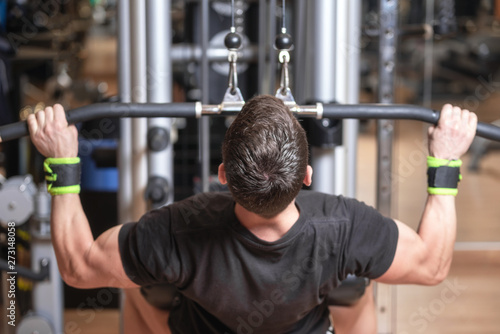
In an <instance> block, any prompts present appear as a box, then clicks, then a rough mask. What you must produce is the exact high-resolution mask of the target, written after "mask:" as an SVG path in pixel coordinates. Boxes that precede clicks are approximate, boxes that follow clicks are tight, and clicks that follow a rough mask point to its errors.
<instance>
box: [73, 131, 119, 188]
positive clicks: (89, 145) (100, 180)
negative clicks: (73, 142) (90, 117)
mask: <svg viewBox="0 0 500 334" xmlns="http://www.w3.org/2000/svg"><path fill="white" fill-rule="evenodd" d="M117 146H118V144H117V141H116V140H114V139H100V140H88V139H84V140H83V141H80V160H81V163H82V183H81V187H82V190H83V191H85V190H87V191H103V192H116V191H118V168H116V167H98V166H97V165H96V162H95V161H94V159H93V158H92V153H93V150H95V149H101V148H105V149H116V148H117Z"/></svg>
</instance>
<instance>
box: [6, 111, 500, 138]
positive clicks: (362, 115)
mask: <svg viewBox="0 0 500 334" xmlns="http://www.w3.org/2000/svg"><path fill="white" fill-rule="evenodd" d="M199 106H200V104H199V103H96V104H91V105H88V106H84V107H81V108H76V109H73V110H71V111H68V113H67V118H68V122H69V123H71V124H73V123H78V122H84V121H89V120H92V119H99V118H106V117H109V118H120V117H199V116H200V113H199V109H200V107H199ZM241 107H242V104H241V105H238V106H233V105H225V104H220V105H203V106H202V107H201V114H202V115H212V116H228V115H234V114H237V113H238V111H239V110H241ZM289 107H290V109H291V111H292V112H294V113H295V114H296V115H297V116H298V117H317V116H318V112H321V110H322V113H323V115H322V116H323V117H325V118H337V119H408V120H415V121H422V122H426V123H430V124H437V122H438V120H439V115H440V112H439V111H435V110H432V109H428V108H424V107H419V106H413V105H406V104H325V105H321V104H318V105H315V106H298V105H293V106H289ZM28 134H29V132H28V128H27V125H26V122H18V123H12V124H8V125H4V126H1V127H0V142H2V141H8V140H12V139H16V138H20V137H23V136H26V135H28ZM476 135H477V136H480V137H483V138H486V139H490V140H494V141H499V142H500V127H497V126H495V125H492V124H487V123H481V122H479V123H478V124H477V132H476Z"/></svg>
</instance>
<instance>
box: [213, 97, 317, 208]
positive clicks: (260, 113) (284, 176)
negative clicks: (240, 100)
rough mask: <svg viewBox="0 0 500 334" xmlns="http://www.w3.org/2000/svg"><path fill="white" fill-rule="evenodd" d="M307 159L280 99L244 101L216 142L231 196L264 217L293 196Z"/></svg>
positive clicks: (302, 142)
mask: <svg viewBox="0 0 500 334" xmlns="http://www.w3.org/2000/svg"><path fill="white" fill-rule="evenodd" d="M308 158H309V150H308V144H307V138H306V133H305V131H304V129H303V128H302V126H301V125H300V124H299V122H298V121H297V119H296V118H295V117H294V116H293V114H292V113H291V112H290V110H289V109H288V108H287V107H286V106H285V105H284V103H283V102H282V101H281V100H280V99H277V98H275V97H273V96H269V95H261V96H257V97H254V98H252V99H251V100H249V101H248V102H247V103H245V105H244V107H243V109H242V110H241V112H240V113H239V114H238V116H237V117H236V119H235V120H234V122H233V123H232V124H231V126H230V127H229V129H228V130H227V132H226V136H225V138H224V143H223V144H222V160H223V163H224V166H225V170H226V178H227V183H228V187H229V190H230V191H231V194H232V195H233V198H234V199H235V201H236V202H237V203H238V204H240V205H241V206H243V207H244V208H245V209H247V210H248V211H251V212H254V213H256V214H258V215H260V216H262V217H265V218H271V217H274V216H276V215H277V214H278V213H280V212H281V211H283V210H284V209H285V208H286V207H287V206H288V205H289V204H290V203H291V202H292V201H293V200H294V199H295V197H296V196H297V194H298V193H299V191H300V189H301V188H302V183H303V181H304V177H305V174H306V170H307V164H308Z"/></svg>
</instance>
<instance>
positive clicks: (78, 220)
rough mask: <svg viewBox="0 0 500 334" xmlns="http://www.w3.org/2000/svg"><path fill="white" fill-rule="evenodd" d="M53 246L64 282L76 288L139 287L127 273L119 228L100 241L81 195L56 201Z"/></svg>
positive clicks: (68, 195) (111, 230)
mask: <svg viewBox="0 0 500 334" xmlns="http://www.w3.org/2000/svg"><path fill="white" fill-rule="evenodd" d="M51 224H52V226H51V230H52V243H53V245H54V250H55V253H56V257H57V263H58V266H59V271H60V272H61V276H62V278H63V280H64V281H65V282H66V283H67V284H69V285H71V286H74V287H77V288H81V289H90V288H96V287H104V286H109V287H119V288H132V287H137V285H136V284H135V283H133V282H132V281H131V280H130V279H129V278H128V277H127V275H126V274H125V271H124V270H123V265H122V261H121V258H120V252H119V249H118V233H119V231H120V228H121V226H115V227H112V228H110V229H109V230H107V231H105V232H104V233H102V234H101V235H100V236H99V237H98V238H97V239H96V240H94V238H93V236H92V232H91V230H90V227H89V223H88V220H87V217H86V216H85V213H84V212H83V209H82V205H81V203H80V197H79V195H77V194H65V195H58V196H54V197H53V198H52V217H51Z"/></svg>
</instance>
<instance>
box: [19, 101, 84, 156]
mask: <svg viewBox="0 0 500 334" xmlns="http://www.w3.org/2000/svg"><path fill="white" fill-rule="evenodd" d="M28 127H29V130H30V136H31V141H32V142H33V144H34V145H35V146H36V148H37V149H38V151H39V152H40V153H41V154H42V155H43V156H45V157H46V158H74V157H76V156H77V155H78V131H77V130H76V127H75V126H74V125H70V126H68V121H67V120H66V114H65V113H64V108H63V107H62V106H61V105H60V104H56V105H54V107H53V108H52V107H46V108H45V110H40V111H38V112H37V113H36V114H31V115H29V116H28Z"/></svg>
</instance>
